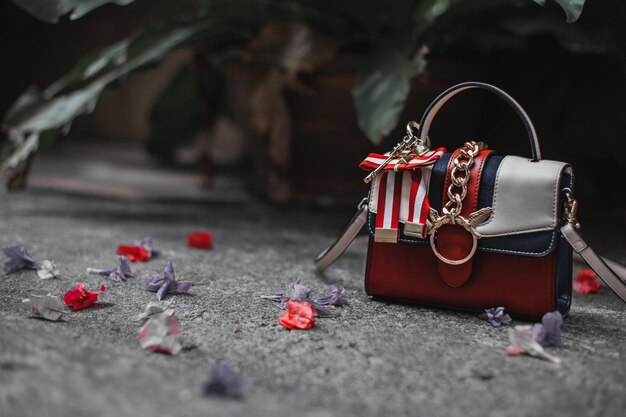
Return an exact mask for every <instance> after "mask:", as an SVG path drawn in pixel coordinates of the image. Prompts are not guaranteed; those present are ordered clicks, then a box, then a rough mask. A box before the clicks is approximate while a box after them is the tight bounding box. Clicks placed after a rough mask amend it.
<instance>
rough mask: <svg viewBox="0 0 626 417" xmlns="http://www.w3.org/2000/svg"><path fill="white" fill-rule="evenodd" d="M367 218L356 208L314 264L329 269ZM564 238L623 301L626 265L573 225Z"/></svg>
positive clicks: (563, 230)
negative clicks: (604, 253)
mask: <svg viewBox="0 0 626 417" xmlns="http://www.w3.org/2000/svg"><path fill="white" fill-rule="evenodd" d="M366 219H367V204H364V205H362V206H361V207H359V209H358V210H357V212H356V213H355V215H354V216H353V217H352V219H351V220H350V222H349V223H348V224H347V225H346V227H345V229H344V231H343V232H342V233H341V235H340V236H339V238H338V239H337V240H335V241H334V242H332V243H331V244H330V245H328V246H327V247H326V248H325V249H324V250H322V251H321V252H320V253H319V254H318V255H317V257H316V258H315V266H316V268H317V269H318V270H320V271H323V270H324V269H326V268H328V267H329V266H330V265H331V264H332V263H333V262H335V260H337V258H339V256H341V254H342V253H343V252H344V251H345V250H346V249H347V248H348V246H350V244H351V243H352V241H353V240H354V238H355V237H356V235H357V234H358V233H359V231H360V230H361V229H362V228H363V225H364V224H365V221H366ZM561 233H562V234H563V237H565V240H567V242H568V243H569V244H570V245H571V246H572V249H574V252H576V253H577V254H579V255H580V257H581V258H582V259H583V261H585V263H586V264H587V265H589V267H590V268H591V269H592V270H593V271H594V272H595V273H596V274H597V275H598V277H599V278H600V279H601V280H602V281H603V282H604V283H605V284H606V285H607V286H608V287H609V288H610V289H611V290H613V292H614V293H615V294H616V295H617V296H618V297H619V298H621V299H622V301H624V302H626V282H624V281H626V268H625V267H624V266H622V265H620V264H618V263H617V262H613V261H611V260H610V259H606V258H601V257H600V256H598V255H597V254H596V253H595V252H594V251H593V249H591V248H590V247H589V245H587V243H585V241H584V239H583V238H582V236H581V235H580V233H579V232H578V231H577V230H576V228H575V227H574V226H573V225H572V224H571V223H567V224H565V226H563V227H562V228H561Z"/></svg>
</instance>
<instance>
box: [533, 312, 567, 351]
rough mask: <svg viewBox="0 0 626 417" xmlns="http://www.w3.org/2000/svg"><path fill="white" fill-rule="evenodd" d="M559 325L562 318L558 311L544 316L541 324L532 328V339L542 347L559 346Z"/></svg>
mask: <svg viewBox="0 0 626 417" xmlns="http://www.w3.org/2000/svg"><path fill="white" fill-rule="evenodd" d="M561 323H563V316H562V315H561V313H559V312H558V311H553V312H551V313H546V314H544V315H543V317H542V318H541V323H537V324H535V325H534V326H533V339H534V340H535V341H536V342H537V343H539V344H540V345H541V346H543V347H548V346H561V345H562V343H563V342H562V341H561Z"/></svg>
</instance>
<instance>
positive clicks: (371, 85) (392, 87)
mask: <svg viewBox="0 0 626 417" xmlns="http://www.w3.org/2000/svg"><path fill="white" fill-rule="evenodd" d="M410 49H411V45H409V44H405V45H401V44H399V45H393V44H387V45H384V46H381V47H380V48H379V49H378V52H377V53H374V54H372V55H371V56H369V57H368V58H367V59H365V60H364V61H363V62H362V63H361V66H360V69H359V76H358V82H357V85H356V86H355V87H354V89H353V90H352V96H353V98H354V105H355V108H356V113H357V123H358V125H359V127H360V128H361V130H362V131H363V133H365V135H366V136H367V137H368V138H369V139H370V140H371V141H372V142H374V143H376V144H378V143H380V141H381V140H382V139H383V138H384V137H385V136H386V135H388V134H389V133H390V132H391V131H392V130H393V129H394V128H395V127H396V125H397V124H398V119H399V117H400V113H401V112H402V109H403V108H404V103H405V101H406V98H407V96H408V94H409V91H410V82H411V78H413V77H414V76H416V75H417V74H419V73H420V72H421V71H423V69H424V67H425V60H424V51H423V50H420V51H419V52H418V53H417V54H416V55H415V56H413V57H410V56H409V50H410Z"/></svg>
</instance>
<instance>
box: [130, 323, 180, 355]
mask: <svg viewBox="0 0 626 417" xmlns="http://www.w3.org/2000/svg"><path fill="white" fill-rule="evenodd" d="M139 343H140V344H141V347H142V348H143V349H146V350H149V351H151V352H158V353H166V354H168V355H176V354H177V353H178V352H180V351H181V350H182V348H183V345H182V335H181V334H180V325H179V324H178V319H177V318H176V316H170V315H167V314H156V315H154V316H152V317H150V318H149V319H148V321H147V322H146V323H145V324H144V325H143V326H141V328H140V329H139Z"/></svg>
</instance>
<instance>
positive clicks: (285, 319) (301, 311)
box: [278, 301, 317, 330]
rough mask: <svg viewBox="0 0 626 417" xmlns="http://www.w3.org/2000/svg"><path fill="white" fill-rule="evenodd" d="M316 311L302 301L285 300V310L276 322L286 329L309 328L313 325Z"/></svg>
mask: <svg viewBox="0 0 626 417" xmlns="http://www.w3.org/2000/svg"><path fill="white" fill-rule="evenodd" d="M316 316H317V313H316V312H315V309H314V308H313V306H312V305H311V304H309V303H306V302H302V301H289V302H287V311H285V312H284V313H283V314H282V315H281V316H280V318H279V319H278V323H280V324H281V325H283V326H285V327H286V328H288V329H300V330H309V329H310V328H311V327H313V326H314V325H315V317H316Z"/></svg>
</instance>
